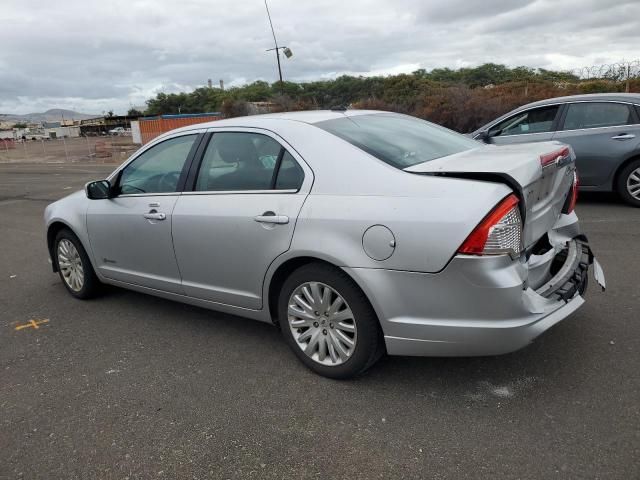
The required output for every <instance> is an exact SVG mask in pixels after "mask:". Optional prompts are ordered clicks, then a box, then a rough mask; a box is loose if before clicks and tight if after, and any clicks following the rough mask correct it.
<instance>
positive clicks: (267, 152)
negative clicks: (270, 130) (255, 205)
mask: <svg viewBox="0 0 640 480" xmlns="http://www.w3.org/2000/svg"><path fill="white" fill-rule="evenodd" d="M303 180H304V173H303V171H302V168H301V167H300V165H298V163H297V162H296V161H295V159H294V158H293V157H292V156H291V155H290V154H289V152H287V151H286V150H285V149H284V147H282V145H280V144H279V143H278V142H277V141H276V140H274V139H273V138H271V137H269V136H267V135H262V134H259V133H246V132H220V133H215V134H214V135H213V137H211V140H210V141H209V145H208V146H207V149H206V150H205V153H204V157H203V159H202V163H201V165H200V170H199V172H198V178H197V180H196V191H201V192H206V191H233V192H236V191H250V190H272V189H274V188H276V189H278V190H283V189H296V190H297V189H299V188H300V186H301V185H302V181H303Z"/></svg>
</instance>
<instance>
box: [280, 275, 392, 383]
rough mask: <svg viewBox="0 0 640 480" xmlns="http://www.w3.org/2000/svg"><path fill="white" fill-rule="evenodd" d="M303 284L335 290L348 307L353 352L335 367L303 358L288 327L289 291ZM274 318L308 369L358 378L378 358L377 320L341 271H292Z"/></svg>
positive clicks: (381, 349) (380, 345)
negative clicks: (352, 327) (353, 331)
mask: <svg viewBox="0 0 640 480" xmlns="http://www.w3.org/2000/svg"><path fill="white" fill-rule="evenodd" d="M306 282H320V283H323V284H325V285H327V286H329V287H330V288H331V289H333V290H335V292H337V293H338V294H339V295H340V296H341V297H342V298H343V299H344V300H345V301H346V303H347V304H348V306H349V308H351V312H352V313H353V321H354V323H355V324H356V329H357V341H356V342H355V346H354V347H353V348H354V349H353V353H352V354H351V356H349V358H348V359H347V360H346V361H344V362H343V363H341V364H338V365H324V364H321V363H319V362H317V361H315V360H314V359H312V358H310V357H309V356H307V355H306V354H305V353H304V352H303V351H302V349H301V348H300V347H299V345H298V342H297V341H296V339H295V338H294V336H293V333H292V331H291V328H290V327H289V316H288V313H287V312H288V303H289V298H290V297H291V295H292V294H293V292H294V291H295V290H296V289H297V288H298V287H299V286H301V285H303V284H304V283H306ZM278 319H279V323H280V327H281V328H280V329H281V331H282V334H283V336H284V338H285V341H286V342H287V344H288V345H289V347H291V349H292V350H293V352H294V353H295V355H296V356H297V357H298V358H299V359H300V361H301V362H302V363H304V364H305V365H306V366H307V367H308V368H309V369H311V370H312V371H314V372H315V373H317V374H319V375H322V376H324V377H329V378H335V379H346V378H352V377H355V376H357V375H361V374H362V373H364V372H365V371H366V370H367V369H369V368H370V367H371V366H373V364H374V363H375V362H376V361H377V360H378V359H379V358H380V357H381V356H382V354H383V353H384V342H383V336H382V331H381V329H380V324H379V322H378V317H377V316H376V313H375V311H374V310H373V308H372V307H371V304H370V303H369V301H368V300H367V297H366V296H365V294H364V292H362V290H361V289H360V288H359V287H358V286H357V285H356V284H355V282H354V281H353V280H352V279H351V278H350V277H349V276H348V275H347V274H346V273H345V272H343V271H342V270H340V269H338V268H336V267H333V266H331V265H327V264H323V263H310V264H307V265H303V266H302V267H300V268H298V269H297V270H295V271H294V272H293V273H291V275H290V276H289V278H287V280H286V281H285V282H284V284H283V286H282V289H281V290H280V296H279V298H278Z"/></svg>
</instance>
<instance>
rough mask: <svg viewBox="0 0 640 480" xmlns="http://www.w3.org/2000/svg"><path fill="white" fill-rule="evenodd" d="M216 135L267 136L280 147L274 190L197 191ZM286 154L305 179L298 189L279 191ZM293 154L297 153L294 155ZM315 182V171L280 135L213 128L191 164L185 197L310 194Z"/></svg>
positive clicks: (245, 129)
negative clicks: (285, 153)
mask: <svg viewBox="0 0 640 480" xmlns="http://www.w3.org/2000/svg"><path fill="white" fill-rule="evenodd" d="M216 133H254V134H258V135H265V136H267V137H269V138H271V139H273V140H275V141H276V142H278V144H279V145H280V152H279V153H278V159H277V161H276V165H275V166H274V175H273V176H272V178H271V185H272V186H273V188H271V189H268V190H196V183H197V180H198V173H199V172H200V168H201V167H202V162H203V161H204V154H205V152H206V150H207V147H208V146H209V143H210V142H211V139H212V138H213V136H214V135H215V134H216ZM284 152H288V153H289V154H290V155H291V157H293V159H294V160H295V161H296V163H297V164H298V166H299V167H300V168H301V169H302V173H303V179H302V183H301V185H300V188H298V189H281V190H277V189H276V188H275V183H276V182H277V173H278V172H279V170H280V164H281V163H282V157H284ZM292 152H295V154H294V153H292ZM308 182H309V183H312V182H313V171H312V170H311V168H310V167H309V165H308V164H307V163H306V162H304V160H302V161H301V157H300V156H299V155H298V153H297V152H296V151H295V149H293V148H291V147H290V146H289V144H288V143H286V142H285V141H284V139H282V138H281V137H280V136H279V135H277V134H276V133H275V132H272V131H270V130H265V129H261V128H252V127H211V128H209V129H208V130H207V132H206V133H205V134H204V136H203V139H202V140H201V141H200V144H199V146H198V150H197V152H196V155H195V157H194V159H193V161H192V163H191V166H190V169H189V172H188V174H187V178H186V182H185V185H184V189H183V192H182V194H183V195H240V194H252V195H256V194H270V195H274V194H288V195H291V194H297V193H304V194H306V193H308V192H309V191H310V190H311V185H310V184H308Z"/></svg>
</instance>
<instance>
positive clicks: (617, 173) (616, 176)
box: [613, 153, 640, 190]
mask: <svg viewBox="0 0 640 480" xmlns="http://www.w3.org/2000/svg"><path fill="white" fill-rule="evenodd" d="M635 160H640V153H636V154H634V155H632V156H631V157H629V158H627V159H626V160H625V161H624V162H622V163H621V164H620V165H618V167H617V168H616V170H615V172H614V173H613V189H614V190H615V188H616V187H617V185H618V179H619V178H620V174H621V173H622V171H623V170H624V169H625V168H627V166H628V165H629V164H630V163H631V162H633V161H635Z"/></svg>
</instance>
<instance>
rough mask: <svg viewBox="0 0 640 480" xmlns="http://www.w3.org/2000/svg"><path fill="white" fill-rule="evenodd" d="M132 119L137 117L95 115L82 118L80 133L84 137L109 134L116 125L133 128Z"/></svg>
mask: <svg viewBox="0 0 640 480" xmlns="http://www.w3.org/2000/svg"><path fill="white" fill-rule="evenodd" d="M131 120H136V117H129V116H127V115H114V116H112V117H95V118H88V119H86V120H80V135H82V136H83V137H85V136H97V135H108V134H109V130H113V129H114V128H116V127H122V128H124V129H128V128H131Z"/></svg>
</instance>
